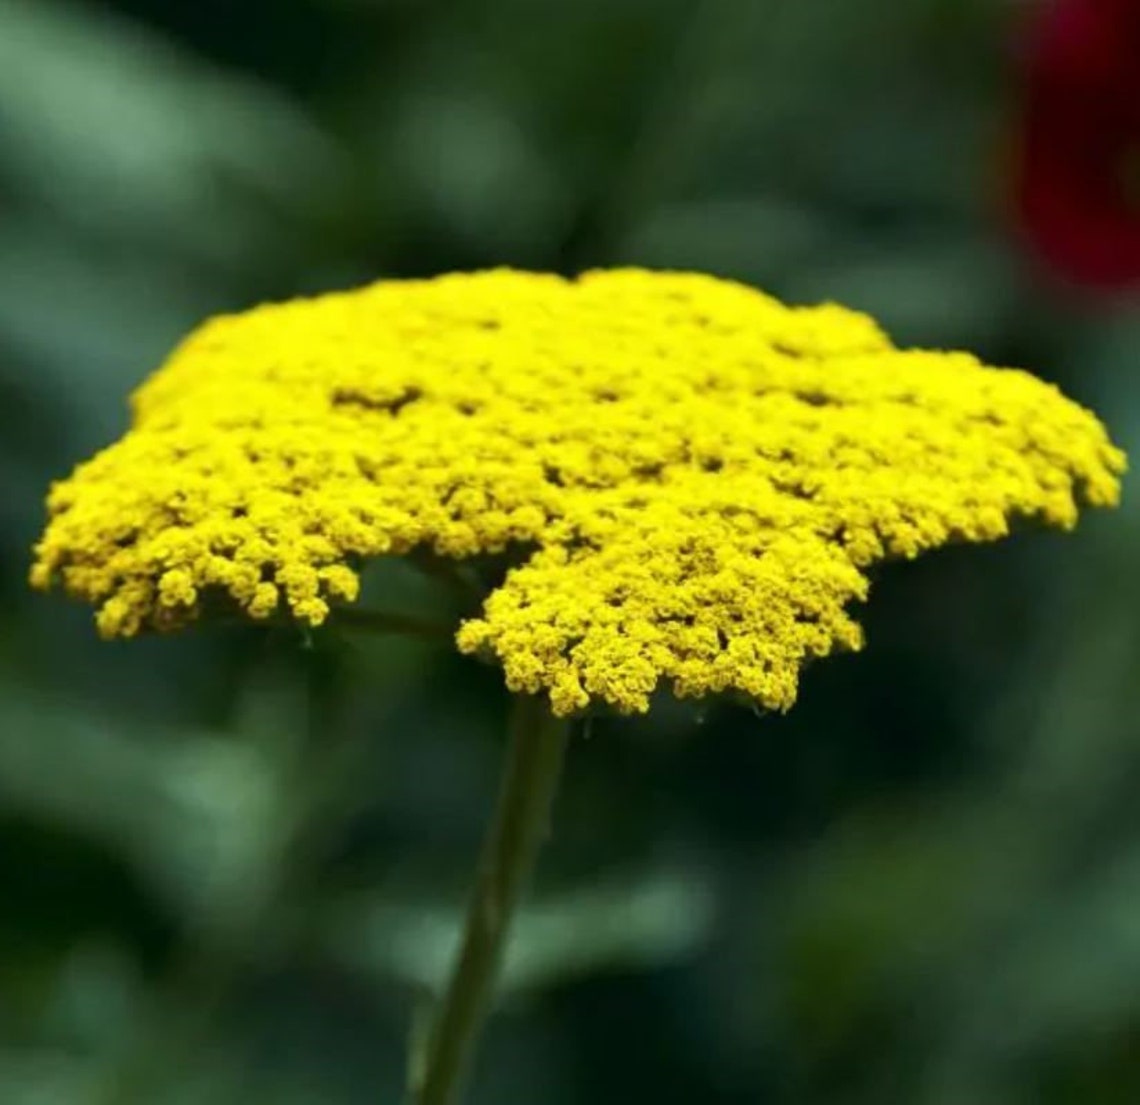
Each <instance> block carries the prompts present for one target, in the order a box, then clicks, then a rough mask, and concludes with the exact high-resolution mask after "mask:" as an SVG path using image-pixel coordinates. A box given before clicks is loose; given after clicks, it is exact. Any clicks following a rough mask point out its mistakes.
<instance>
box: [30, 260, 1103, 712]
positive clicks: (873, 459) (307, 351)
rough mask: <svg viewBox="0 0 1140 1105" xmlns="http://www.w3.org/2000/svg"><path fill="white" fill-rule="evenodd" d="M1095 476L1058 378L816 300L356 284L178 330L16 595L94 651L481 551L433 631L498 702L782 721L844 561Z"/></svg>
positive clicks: (554, 285) (735, 287) (622, 274)
mask: <svg viewBox="0 0 1140 1105" xmlns="http://www.w3.org/2000/svg"><path fill="white" fill-rule="evenodd" d="M1123 470H1124V456H1123V454H1122V453H1121V452H1120V451H1119V450H1118V449H1117V448H1115V447H1114V446H1113V445H1112V444H1111V442H1110V441H1109V439H1108V436H1107V434H1106V432H1105V430H1104V428H1103V427H1102V425H1101V424H1100V422H1098V421H1097V419H1096V418H1095V417H1094V416H1093V415H1092V414H1090V413H1089V412H1088V411H1086V410H1084V409H1082V408H1081V407H1079V406H1078V405H1076V404H1075V403H1073V402H1071V401H1069V400H1068V399H1066V398H1064V397H1063V396H1062V395H1061V394H1060V393H1059V392H1058V391H1057V390H1056V389H1055V388H1054V387H1052V386H1050V385H1048V384H1045V383H1042V382H1040V381H1038V380H1036V379H1034V378H1033V377H1032V376H1029V375H1027V374H1026V373H1023V372H1020V371H1014V370H999V369H994V368H988V367H985V366H983V365H981V364H979V363H978V361H977V360H976V359H975V358H973V357H972V356H970V355H968V354H964V353H940V352H927V351H915V350H900V349H897V348H895V347H894V346H893V345H892V344H891V342H890V341H889V340H888V339H887V338H886V337H885V336H884V335H883V333H882V332H881V331H880V329H879V328H878V327H877V326H876V324H875V323H874V322H873V321H872V320H871V319H869V318H867V317H866V316H865V315H862V314H858V313H856V312H853V311H849V310H846V309H844V308H842V307H838V306H834V305H825V306H820V307H809V308H791V307H787V306H785V305H783V304H782V303H780V302H778V301H777V300H775V299H772V298H770V297H768V296H766V295H764V294H762V293H760V292H758V291H755V290H753V289H751V288H748V287H745V286H743V285H740V284H736V283H732V282H729V281H724V280H718V279H714V278H712V277H708V276H702V275H695V274H678V273H658V272H647V271H641V270H615V271H605V272H595V273H589V274H586V275H585V276H583V277H581V278H579V279H577V280H573V281H570V280H564V279H562V278H560V277H556V276H549V275H540V274H534V273H524V272H514V271H508V270H497V271H491V272H483V273H475V274H466V275H449V276H444V277H440V278H437V279H433V280H423V281H385V282H381V283H378V284H375V285H372V286H371V287H366V288H362V289H360V290H357V291H351V292H345V293H338V294H331V295H323V296H320V297H318V298H315V299H307V300H296V301H293V302H289V303H283V304H279V305H271V306H263V307H258V308H256V309H254V310H251V311H248V312H245V313H243V314H238V315H232V316H224V317H219V318H215V319H212V320H210V321H208V322H207V323H205V324H204V325H203V326H202V327H200V328H199V329H198V330H197V331H195V332H194V333H193V334H191V335H190V336H189V338H187V339H186V340H185V341H184V342H183V344H182V345H181V346H180V347H179V348H178V349H176V350H175V352H174V353H173V354H172V355H171V357H170V358H169V360H168V361H167V363H166V364H165V365H164V366H163V367H162V368H161V369H160V370H159V371H158V372H157V373H156V374H155V375H154V376H153V377H152V378H151V379H150V380H149V381H148V382H146V383H145V384H144V385H143V386H142V388H141V389H140V390H139V391H138V392H137V393H136V395H135V396H134V400H133V424H132V428H131V429H130V431H129V432H128V433H127V434H126V435H125V436H124V437H123V438H122V440H120V441H119V442H117V443H116V444H114V445H112V446H111V447H110V448H108V449H106V450H104V451H103V452H101V453H100V454H98V455H97V456H95V457H94V458H93V459H91V460H89V461H87V462H86V463H84V464H82V465H80V466H79V467H78V468H77V469H76V470H75V472H74V473H73V474H72V475H71V476H70V477H69V478H68V479H66V480H64V481H62V482H60V483H58V484H57V485H56V486H55V487H54V488H53V489H52V491H51V494H50V497H49V501H48V510H49V516H50V517H49V523H48V526H47V529H46V532H45V534H44V536H43V538H42V540H41V541H40V543H39V544H38V546H37V548H36V559H35V564H34V567H33V569H32V580H33V583H35V584H36V585H37V586H41V587H46V586H49V585H50V584H51V583H52V582H53V581H59V582H61V583H62V585H63V586H64V587H65V588H66V590H67V591H69V592H70V593H72V594H74V595H76V596H78V597H80V598H83V599H85V600H88V601H90V602H92V603H94V604H96V606H97V607H98V613H97V621H98V627H99V630H100V632H101V633H103V634H104V635H106V636H108V637H116V636H130V635H132V634H135V633H137V632H139V631H140V630H143V629H146V628H157V629H171V628H175V627H178V626H181V625H183V624H185V623H187V622H189V621H191V620H193V619H194V618H195V617H197V616H198V614H199V612H200V610H201V608H202V603H203V600H204V599H222V600H224V602H225V603H228V604H230V605H232V606H235V607H237V608H239V609H240V610H241V611H244V612H245V613H246V614H248V615H249V616H251V617H253V618H266V617H268V616H269V615H271V614H274V613H275V612H278V613H282V614H286V613H287V614H289V615H291V616H292V617H293V618H295V619H297V620H298V621H300V622H303V623H308V624H310V625H319V624H320V623H322V622H323V621H324V620H325V619H326V618H327V617H328V616H329V613H330V610H332V611H335V608H336V607H337V606H338V605H341V604H346V603H351V602H353V601H354V600H355V599H356V597H357V594H358V590H359V575H358V573H359V570H360V568H361V566H362V565H363V564H364V563H365V562H366V561H367V560H368V559H369V558H373V557H379V556H386V555H393V554H395V555H399V554H403V553H408V552H410V551H412V550H414V549H417V548H418V547H423V548H428V549H431V550H432V551H433V552H434V553H436V554H438V555H441V556H444V557H452V558H457V559H462V558H467V557H473V556H476V555H479V556H485V555H488V554H491V555H493V554H499V553H506V552H510V553H511V554H512V556H511V559H512V560H513V562H514V563H515V566H514V567H512V568H510V569H509V570H507V571H506V574H505V577H504V578H502V581H501V582H500V583H499V585H498V586H497V587H496V588H495V589H494V590H493V591H492V592H491V593H490V595H489V596H488V597H487V599H486V602H485V604H484V607H483V610H482V611H481V614H480V616H478V617H476V618H474V619H472V620H469V621H466V622H464V623H463V624H462V625H461V626H460V628H459V630H458V635H457V643H458V646H459V648H460V649H462V650H463V651H464V652H468V653H479V654H482V655H485V656H487V657H489V658H494V659H496V660H497V661H498V662H499V663H501V665H502V667H503V670H504V672H505V674H506V679H507V683H508V685H509V686H510V688H511V689H512V690H514V691H519V692H528V693H539V692H545V693H547V694H548V695H549V696H550V700H551V705H552V708H553V710H554V712H555V713H557V714H562V715H564V714H570V713H574V712H577V711H580V710H582V709H584V708H585V707H587V706H588V705H590V704H591V703H595V702H596V703H605V704H608V705H609V706H611V707H615V708H616V709H618V710H621V711H639V710H644V709H645V708H646V707H647V705H648V701H649V696H650V694H651V693H652V692H653V691H654V689H655V688H656V687H657V686H658V684H659V683H661V682H662V681H664V682H666V683H667V684H670V685H671V686H672V689H673V690H674V691H675V692H676V693H677V694H678V695H703V694H709V693H717V692H736V693H739V694H742V695H745V696H748V697H749V698H752V699H754V700H755V701H757V702H758V703H760V704H762V705H764V706H766V707H769V708H775V709H785V708H787V707H788V706H790V705H791V704H792V702H793V701H794V699H795V695H796V687H797V681H798V674H799V671H800V668H801V665H802V664H803V663H804V661H805V660H807V659H809V658H811V657H819V656H824V655H826V654H828V653H830V652H832V651H833V650H835V649H837V648H844V649H852V648H857V647H859V645H860V643H861V633H860V628H859V626H858V624H857V623H856V622H855V621H854V620H853V618H852V616H851V613H850V610H849V608H850V604H851V603H852V601H853V600H858V599H862V598H864V597H865V595H866V593H867V587H868V582H867V577H866V574H865V571H866V569H867V568H868V567H869V566H870V565H872V564H874V563H875V562H876V561H879V560H882V559H883V558H885V557H889V556H914V555H915V554H917V553H919V552H922V551H923V550H925V549H930V548H933V547H935V546H938V545H943V544H945V543H947V542H950V541H954V540H965V541H987V540H992V539H994V538H998V537H1001V536H1003V535H1005V534H1006V533H1007V532H1008V530H1009V524H1010V521H1011V520H1013V519H1016V518H1028V519H1039V520H1041V521H1043V522H1045V523H1048V524H1051V525H1055V526H1060V527H1065V528H1068V527H1071V526H1072V525H1073V524H1074V523H1075V521H1076V519H1077V512H1078V507H1079V506H1080V505H1081V504H1083V503H1084V504H1091V505H1100V506H1107V505H1112V504H1114V503H1116V501H1117V499H1118V495H1119V476H1120V474H1121V473H1122V472H1123ZM506 559H507V558H504V563H506Z"/></svg>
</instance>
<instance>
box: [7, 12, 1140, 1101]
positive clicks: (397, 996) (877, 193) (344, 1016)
mask: <svg viewBox="0 0 1140 1105" xmlns="http://www.w3.org/2000/svg"><path fill="white" fill-rule="evenodd" d="M1026 6H1027V5H1026V4H1023V3H1002V2H999V0H797V2H796V3H791V2H784V0H752V2H746V0H574V2H573V3H571V2H567V0H450V2H446V3H445V2H443V0H244V2H243V3H233V2H231V0H116V2H109V0H106V2H102V3H94V2H92V3H88V4H86V5H80V4H78V3H70V2H67V3H65V2H62V0H0V558H2V559H0V1101H2V1102H4V1103H5V1105H144V1103H153V1102H158V1103H163V1105H165V1103H167V1102H170V1103H176V1105H177V1103H186V1105H193V1103H197V1102H209V1103H211V1105H225V1103H227V1102H234V1103H237V1102H241V1103H246V1105H248V1103H257V1102H272V1103H274V1105H308V1103H320V1105H354V1103H358V1102H359V1103H364V1102H396V1101H398V1100H399V1099H400V1096H401V1090H402V1085H403V1081H404V1075H405V1053H406V1046H407V1041H408V1038H409V1034H410V1033H411V1031H412V1026H413V1025H414V1024H416V1023H422V1021H423V1017H424V1015H425V1010H426V1009H427V1008H428V1007H429V1006H428V1002H429V995H430V993H431V990H432V988H433V986H434V985H436V983H437V982H438V980H439V978H440V977H441V974H442V972H443V970H444V968H445V966H446V964H447V961H448V955H449V951H450V948H451V946H452V941H453V940H454V937H455V924H456V912H455V910H456V907H457V906H458V905H459V904H461V903H462V901H463V898H464V896H465V892H466V885H467V881H468V877H469V872H470V868H471V865H472V861H473V857H474V854H475V849H476V842H477V838H478V834H479V831H480V829H481V826H482V823H483V820H484V817H485V813H486V810H487V808H488V805H489V803H490V800H491V795H492V792H493V789H494V784H495V778H496V772H497V764H498V758H499V752H500V750H501V735H500V731H501V728H502V713H503V707H504V701H503V695H502V692H501V688H500V685H499V680H498V677H497V676H496V674H495V672H493V671H491V670H490V669H485V668H482V667H480V666H478V665H476V664H474V663H472V662H469V661H465V660H461V659H460V658H458V657H455V656H452V655H450V654H449V653H448V652H447V651H446V649H444V650H439V649H437V648H434V647H430V646H426V645H412V644H408V643H405V642H400V641H391V640H373V639H369V640H364V639H361V638H359V637H355V638H347V637H343V638H342V637H338V636H337V635H336V634H334V633H332V632H321V633H318V634H316V635H315V636H314V637H313V639H312V640H310V641H303V640H301V639H300V638H299V637H298V636H295V635H292V634H288V633H283V632H278V633H269V632H263V631H260V630H255V629H251V630H243V629H240V628H237V629H234V628H230V629H225V628H209V629H202V630H200V631H196V632H194V633H191V634H187V635H183V636H181V637H178V638H172V639H166V640H146V641H136V642H129V643H116V644H104V643H100V642H98V641H97V640H96V639H95V635H94V632H93V629H92V625H91V619H90V613H89V611H87V610H84V609H79V608H75V607H72V606H70V605H69V604H68V603H67V602H66V601H64V600H63V599H61V598H58V597H55V596H53V597H48V598H45V597H43V596H40V595H32V594H30V593H29V592H28V591H27V590H26V587H25V574H26V568H27V563H28V548H29V546H30V544H31V543H32V542H33V541H34V539H35V537H36V534H37V530H38V527H39V525H40V522H41V519H42V496H43V492H44V490H45V488H46V486H47V485H48V483H49V481H50V480H51V479H52V478H55V477H59V476H62V475H64V474H66V472H67V471H68V470H69V469H70V467H71V466H72V465H73V464H74V463H75V462H76V461H78V460H79V459H81V458H83V457H84V456H86V455H87V454H89V453H90V452H91V451H92V450H94V449H96V448H98V447H99V446H101V445H103V444H106V443H108V442H109V441H111V440H113V438H114V437H115V436H117V435H118V433H119V432H120V431H121V430H122V429H123V427H124V425H125V420H126V407H125V402H124V401H125V397H126V395H127V394H128V392H129V391H130V389H131V388H132V387H133V386H134V385H135V384H136V383H137V382H139V381H140V380H141V379H142V377H143V376H145V375H146V374H147V373H148V372H149V371H151V370H152V369H153V368H154V367H155V366H156V365H157V364H158V363H159V362H160V360H161V359H162V357H163V356H164V354H165V352H166V351H167V350H168V349H169V348H170V347H171V345H172V344H173V343H174V342H175V341H176V340H177V338H178V337H179V336H180V335H181V334H182V333H183V332H184V331H185V330H186V329H188V328H189V327H190V326H191V325H193V324H194V323H195V322H196V321H197V320H199V319H200V318H202V317H203V316H205V315H207V314H210V313H212V312H216V311H221V310H233V309H240V308H242V307H245V306H247V305H250V304H253V303H254V302H257V301H259V300H262V299H265V298H280V297H288V296H292V295H296V294H301V293H309V292H313V291H317V290H320V289H324V288H331V287H340V286H347V285H351V284H353V283H359V282H364V281H368V280H372V279H376V278H380V277H385V276H408V275H423V274H429V273H435V272H438V271H442V270H447V269H455V268H462V269H467V268H473V267H481V266H489V265H496V264H512V265H517V266H524V267H532V268H541V269H554V270H558V271H563V272H574V271H578V270H580V269H582V268H587V267H592V266H600V265H612V264H626V263H634V264H643V265H649V266H662V267H675V268H676V267H680V268H699V269H703V270H708V271H711V272H714V273H718V274H723V275H726V276H731V277H735V278H739V279H742V280H745V281H747V282H750V283H754V284H758V285H761V286H763V287H765V288H767V289H769V290H771V291H773V292H775V293H777V294H779V295H781V296H783V297H786V298H788V299H791V300H795V301H801V302H811V301H817V300H820V299H837V300H840V301H842V302H846V303H849V304H852V305H854V306H857V307H860V308H864V309H867V310H870V311H872V312H874V313H875V314H876V315H878V316H879V317H880V318H881V319H882V320H883V321H884V323H885V324H886V325H887V327H888V328H889V329H890V331H891V332H892V334H893V335H894V336H895V337H896V339H897V340H899V341H901V342H907V343H919V344H925V345H933V346H940V347H942V346H954V347H965V348H971V349H974V350H977V351H978V352H979V353H981V354H982V355H984V356H985V357H987V358H989V359H991V360H995V361H997V362H998V363H1004V364H1014V365H1024V366H1027V367H1031V368H1032V369H1033V370H1034V371H1036V372H1037V373H1039V374H1040V375H1042V376H1045V377H1047V378H1049V379H1052V380H1055V381H1056V382H1058V383H1059V384H1061V385H1062V386H1063V387H1064V388H1065V389H1066V390H1068V391H1069V392H1070V393H1071V394H1073V395H1074V396H1075V397H1077V398H1078V399H1080V400H1082V401H1084V402H1086V403H1089V404H1091V405H1094V406H1095V407H1097V409H1098V410H1099V411H1100V412H1101V413H1103V414H1104V416H1105V417H1106V419H1107V420H1108V422H1109V423H1110V425H1111V426H1112V427H1113V430H1114V434H1115V436H1116V437H1117V439H1118V440H1119V441H1120V442H1121V443H1122V444H1124V445H1125V446H1131V447H1132V448H1133V449H1140V294H1137V295H1136V296H1134V297H1133V298H1132V299H1129V297H1128V296H1127V295H1124V296H1121V295H1117V296H1113V297H1112V298H1111V299H1107V298H1105V297H1103V296H1097V295H1093V294H1090V293H1087V292H1082V291H1078V290H1074V289H1069V288H1066V287H1065V286H1064V285H1063V284H1061V283H1060V282H1059V281H1057V280H1055V279H1054V278H1052V277H1051V276H1050V275H1049V274H1048V273H1046V272H1042V271H1040V270H1039V268H1038V266H1037V265H1036V264H1035V262H1034V261H1033V259H1032V258H1030V257H1028V256H1027V255H1026V253H1025V251H1024V250H1023V249H1022V247H1021V245H1020V243H1019V242H1018V240H1017V237H1016V235H1015V234H1014V233H1013V231H1012V230H1011V219H1010V203H1009V199H1008V197H1009V195H1010V191H1011V185H1010V174H1011V165H1012V163H1013V161H1014V159H1015V153H1016V149H1017V145H1016V143H1017V106H1018V87H1017V72H1016V62H1017V56H1018V46H1017V27H1018V23H1019V20H1020V19H1021V18H1022V16H1023V15H1024V9H1025V8H1026ZM1138 549H1140V513H1138V508H1137V507H1136V505H1135V497H1132V499H1128V498H1126V502H1125V505H1124V508H1123V509H1122V510H1121V511H1120V512H1118V513H1116V514H1105V515H1102V516H1097V517H1089V518H1087V519H1086V520H1085V521H1083V522H1082V525H1081V527H1080V529H1079V531H1078V533H1077V535H1076V536H1074V537H1061V536H1057V535H1051V534H1026V535H1023V536H1019V537H1017V538H1015V539H1013V540H1011V541H1009V542H1005V543H1003V544H1001V545H999V546H995V547H991V548H973V549H971V548H956V549H951V550H947V551H944V552H942V553H939V554H937V555H931V556H929V557H927V558H925V559H922V560H919V561H917V562H915V563H910V564H899V565H893V566H890V567H888V568H885V569H883V570H882V571H881V572H880V573H879V574H878V576H877V577H876V583H875V587H874V592H873V596H872V602H871V604H870V606H869V607H868V609H867V612H866V624H867V628H868V635H869V640H870V646H869V648H868V649H867V651H866V652H864V653H863V654H861V655H859V656H856V657H843V658H837V659H834V660H830V661H828V662H826V663H824V664H821V665H819V666H818V667H816V668H813V669H812V670H811V671H809V672H808V673H807V675H806V677H805V680H804V684H803V689H802V697H801V702H800V704H799V705H797V706H796V708H795V709H794V710H793V711H792V712H791V713H790V714H788V715H787V716H785V717H779V716H764V717H757V716H754V715H753V714H752V713H749V712H748V711H746V710H742V709H738V708H732V707H728V706H710V707H709V708H708V709H704V710H698V711H693V710H691V709H680V708H672V707H670V706H668V704H665V705H664V706H663V707H662V709H661V710H659V711H657V712H655V713H654V714H652V715H651V716H650V717H649V718H648V719H643V720H634V721H620V720H599V721H597V722H596V723H594V724H593V726H592V728H591V730H590V732H589V734H588V735H586V734H583V735H582V736H580V737H579V738H578V739H576V741H575V744H574V746H573V748H572V754H571V759H570V763H569V773H568V779H567V782H566V788H565V791H564V794H563V798H562V801H561V804H560V808H559V813H558V818H557V825H556V834H555V839H554V841H553V842H552V844H551V846H550V847H549V849H548V851H547V853H546V854H545V856H544V865H543V870H542V875H541V878H540V880H539V885H538V886H537V887H536V893H535V896H534V899H533V901H532V903H531V904H530V905H529V906H528V907H527V909H526V910H525V912H524V913H523V915H522V917H521V920H520V923H519V926H518V930H517V940H516V942H515V945H514V947H513V949H512V954H511V956H510V960H509V963H508V969H507V972H506V978H505V982H504V995H503V1003H502V1009H501V1012H500V1014H499V1015H498V1017H497V1018H496V1019H495V1021H494V1022H493V1025H492V1027H491V1030H490V1033H489V1036H488V1038H487V1042H486V1048H485V1050H484V1052H483V1054H482V1056H481V1058H480V1060H479V1063H478V1066H477V1069H476V1071H475V1077H474V1080H473V1084H472V1088H471V1095H470V1101H471V1102H472V1103H474V1105H512V1103H518V1105H534V1103H537V1102H542V1103H544V1105H562V1103H567V1105H569V1103H573V1102H585V1101H588V1102H591V1103H595V1105H606V1103H614V1105H617V1103H619V1102H622V1103H624V1102H627V1101H638V1102H654V1103H668V1102H677V1103H682V1102H684V1103H686V1105H687V1103H689V1102H692V1101H700V1102H702V1103H703V1105H744V1103H772V1105H785V1103H787V1105H791V1103H795V1105H813V1103H825V1102H826V1103H828V1105H832V1103H835V1105H848V1103H851V1105H854V1103H863V1102H865V1103H876V1105H879V1103H884V1102H906V1103H907V1105H991V1103H992V1105H1018V1103H1022V1102H1024V1103H1026V1105H1028V1103H1033V1105H1053V1103H1056V1105H1067V1103H1080V1105H1101V1103H1104V1105H1113V1103H1125V1102H1134V1101H1137V1100H1140V803H1137V801H1136V794H1137V790H1138V787H1140V739H1138V738H1140V722H1138V718H1137V709H1138V707H1140V619H1138V614H1140V584H1138V583H1137V567H1136V565H1137V560H1136V557H1137V551H1138ZM370 586H373V587H375V588H376V592H377V593H378V594H380V595H381V596H382V597H383V599H384V601H385V603H386V604H387V605H388V606H391V607H397V608H400V609H408V610H414V611H425V610H426V611H431V612H433V613H435V614H446V613H448V612H449V606H448V603H449V599H448V596H446V595H437V594H435V593H434V592H433V590H432V588H431V587H430V586H428V585H427V584H426V583H425V582H424V581H423V580H422V579H420V578H419V577H417V576H415V575H414V574H413V573H412V572H410V571H409V570H406V569H405V568H404V567H403V566H401V565H400V564H391V565H388V564H381V565H378V566H377V568H376V572H375V576H374V578H373V579H372V580H371V581H370Z"/></svg>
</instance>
